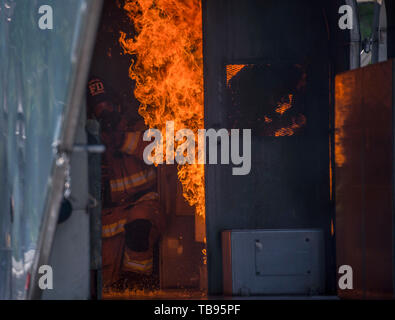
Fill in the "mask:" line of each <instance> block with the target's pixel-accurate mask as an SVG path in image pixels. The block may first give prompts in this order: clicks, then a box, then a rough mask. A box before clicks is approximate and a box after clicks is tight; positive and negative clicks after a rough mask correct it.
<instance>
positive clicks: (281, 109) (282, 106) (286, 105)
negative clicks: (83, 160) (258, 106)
mask: <svg viewBox="0 0 395 320" xmlns="http://www.w3.org/2000/svg"><path fill="white" fill-rule="evenodd" d="M292 99H293V95H292V94H289V95H288V102H284V101H282V102H279V103H278V105H277V108H276V112H277V113H279V114H281V115H283V114H284V113H285V111H287V110H288V109H290V108H291V107H292Z"/></svg>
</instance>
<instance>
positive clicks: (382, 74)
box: [335, 61, 394, 298]
mask: <svg viewBox="0 0 395 320" xmlns="http://www.w3.org/2000/svg"><path fill="white" fill-rule="evenodd" d="M392 63H393V62H392V61H388V62H385V63H380V64H375V65H371V66H368V67H365V68H361V69H357V70H353V71H349V72H346V73H343V74H340V75H338V76H337V77H336V87H335V95H336V103H335V181H336V182H335V185H336V189H335V190H336V195H335V196H336V248H337V264H338V266H341V265H350V266H351V267H352V268H353V273H354V288H353V289H352V290H338V294H339V296H341V297H344V298H389V297H393V294H394V291H393V260H392V259H393V238H392V237H393V222H392V221H393V203H392V201H393V200H392V193H393V182H392V176H393V160H394V159H393V120H392V119H393V114H392V112H393V111H392V108H393V101H392V99H393V98H392V84H393V65H392Z"/></svg>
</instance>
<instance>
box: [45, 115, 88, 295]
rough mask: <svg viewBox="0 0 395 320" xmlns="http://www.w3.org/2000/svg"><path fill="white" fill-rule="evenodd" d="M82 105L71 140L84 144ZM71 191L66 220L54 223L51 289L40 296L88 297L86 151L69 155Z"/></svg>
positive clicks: (50, 262) (85, 141)
mask: <svg viewBox="0 0 395 320" xmlns="http://www.w3.org/2000/svg"><path fill="white" fill-rule="evenodd" d="M85 118H86V117H85V108H81V116H80V118H79V122H78V129H77V136H76V140H75V142H76V143H78V144H83V145H84V144H86V143H87V137H86V133H85ZM70 164H71V189H72V190H71V195H70V198H69V200H70V202H71V205H72V208H73V211H72V214H71V216H70V218H69V219H68V220H66V221H65V222H63V223H61V224H58V225H57V227H56V232H55V237H54V242H53V246H52V252H51V256H50V259H49V263H48V264H49V265H50V266H51V267H52V269H53V289H52V290H45V291H43V294H42V299H69V300H70V299H73V300H76V299H79V300H81V299H89V298H90V250H89V249H90V241H89V240H90V225H89V215H88V212H87V208H88V199H89V194H88V155H87V153H86V152H74V153H73V154H72V156H71V163H70Z"/></svg>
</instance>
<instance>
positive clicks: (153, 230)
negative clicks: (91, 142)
mask: <svg viewBox="0 0 395 320" xmlns="http://www.w3.org/2000/svg"><path fill="white" fill-rule="evenodd" d="M111 97H112V94H111V91H109V89H108V88H107V87H106V86H105V84H104V82H103V81H102V80H101V79H99V78H97V77H93V78H91V79H90V81H89V83H88V105H89V110H90V114H91V116H92V117H94V118H95V119H97V120H98V122H99V123H100V127H101V140H102V142H103V143H104V145H105V146H106V152H105V154H104V157H103V163H102V167H103V170H102V179H103V180H102V185H103V191H102V192H103V210H102V257H103V285H104V286H105V287H108V286H110V285H112V284H114V283H115V282H116V281H117V280H119V279H120V277H121V273H123V272H132V273H134V274H139V275H151V274H152V270H153V249H154V246H155V243H156V242H157V241H158V239H159V237H160V235H161V233H162V232H163V229H164V224H165V221H164V217H163V215H162V214H161V211H160V206H159V195H158V193H157V192H156V169H155V167H152V166H148V165H146V164H145V163H144V161H143V151H144V148H145V146H146V145H147V144H148V142H144V141H143V140H142V137H143V129H145V128H144V125H142V121H137V122H136V121H130V117H128V116H125V114H126V113H125V112H122V110H120V108H119V107H117V106H116V105H115V104H114V103H113V102H112V101H113V100H114V99H112V98H111ZM131 122H132V123H131ZM133 122H134V123H133Z"/></svg>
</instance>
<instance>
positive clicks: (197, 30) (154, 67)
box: [120, 0, 205, 216]
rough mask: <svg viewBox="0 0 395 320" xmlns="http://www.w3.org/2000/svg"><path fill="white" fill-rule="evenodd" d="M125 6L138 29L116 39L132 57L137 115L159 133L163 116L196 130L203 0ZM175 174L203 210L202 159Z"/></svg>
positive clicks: (133, 1)
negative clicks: (138, 105)
mask: <svg viewBox="0 0 395 320" xmlns="http://www.w3.org/2000/svg"><path fill="white" fill-rule="evenodd" d="M124 9H125V10H126V12H127V14H128V16H129V18H130V19H131V21H132V22H133V24H134V28H135V31H136V35H135V36H134V37H133V38H129V39H127V37H126V34H125V33H121V36H120V43H121V45H122V47H123V49H124V51H125V52H126V53H128V54H131V55H133V56H134V57H135V59H134V60H133V63H132V65H131V66H130V70H129V76H130V77H131V78H132V79H133V80H135V81H136V87H135V91H134V94H135V97H136V98H137V99H138V100H139V102H140V103H141V105H140V108H139V113H140V115H141V116H142V117H143V118H144V120H145V123H146V125H148V126H149V127H150V128H156V129H159V130H161V131H162V135H163V137H165V130H166V121H174V129H175V131H177V130H179V129H184V128H187V129H191V130H193V131H194V132H195V133H197V130H198V129H202V128H204V114H203V50H202V16H201V14H202V11H201V1H200V0H126V3H125V5H124ZM175 147H177V146H175ZM196 154H197V152H196ZM164 157H166V155H164ZM178 178H179V180H180V181H181V183H182V185H183V195H184V197H185V199H186V200H187V201H188V203H189V204H190V205H191V206H195V207H196V213H197V214H198V215H201V216H204V214H205V205H204V165H201V164H185V165H182V166H179V167H178Z"/></svg>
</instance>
